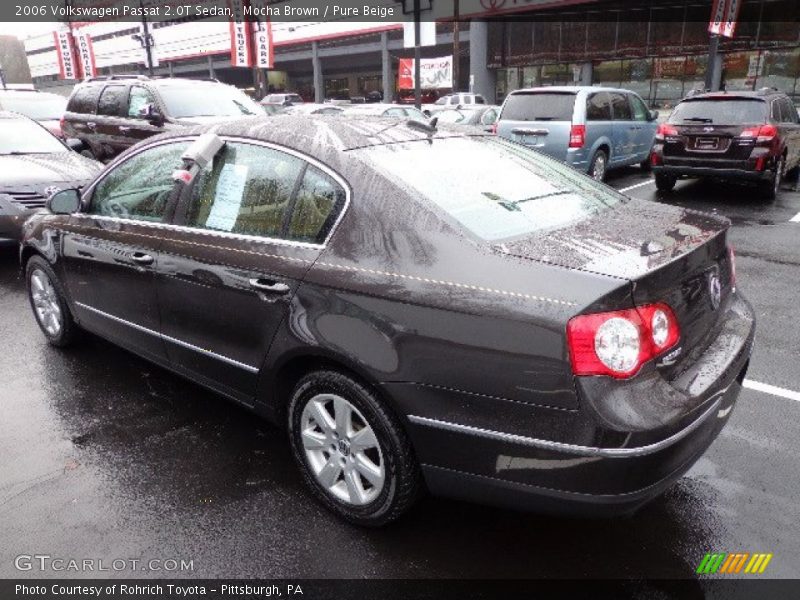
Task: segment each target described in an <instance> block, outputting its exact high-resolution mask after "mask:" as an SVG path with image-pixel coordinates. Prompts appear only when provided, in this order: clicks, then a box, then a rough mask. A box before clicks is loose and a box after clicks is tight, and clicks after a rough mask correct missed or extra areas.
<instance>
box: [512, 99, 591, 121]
mask: <svg viewBox="0 0 800 600" xmlns="http://www.w3.org/2000/svg"><path fill="white" fill-rule="evenodd" d="M574 106H575V94H570V93H557V92H521V93H517V94H511V95H510V96H509V97H508V99H507V100H506V105H505V106H504V107H503V114H502V115H501V117H500V118H501V119H503V120H508V121H572V109H573V107H574Z"/></svg>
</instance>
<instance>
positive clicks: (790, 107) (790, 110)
mask: <svg viewBox="0 0 800 600" xmlns="http://www.w3.org/2000/svg"><path fill="white" fill-rule="evenodd" d="M783 114H784V115H785V117H786V122H787V123H797V121H798V114H797V108H795V105H794V104H792V101H791V100H789V99H788V98H784V99H783Z"/></svg>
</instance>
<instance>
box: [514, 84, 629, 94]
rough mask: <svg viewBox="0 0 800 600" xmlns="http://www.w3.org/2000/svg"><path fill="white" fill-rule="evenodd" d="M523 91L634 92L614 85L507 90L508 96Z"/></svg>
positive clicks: (570, 92) (553, 86)
mask: <svg viewBox="0 0 800 600" xmlns="http://www.w3.org/2000/svg"><path fill="white" fill-rule="evenodd" d="M525 92H555V93H569V94H578V93H579V92H624V93H626V94H635V93H636V92H632V91H631V90H625V89H622V88H615V87H601V86H595V85H550V86H541V87H530V88H523V89H521V90H514V91H513V92H509V94H508V95H509V96H511V95H513V94H523V93H525Z"/></svg>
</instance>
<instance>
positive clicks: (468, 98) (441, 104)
mask: <svg viewBox="0 0 800 600" xmlns="http://www.w3.org/2000/svg"><path fill="white" fill-rule="evenodd" d="M476 104H487V102H486V99H485V98H484V97H483V96H481V95H480V94H466V93H459V94H447V95H446V96H442V97H441V98H439V99H438V100H436V102H434V103H432V104H425V105H424V106H423V107H422V111H423V112H425V113H426V114H432V113H433V112H434V111H436V110H440V109H442V108H446V107H451V108H454V107H459V106H461V107H464V106H474V105H476Z"/></svg>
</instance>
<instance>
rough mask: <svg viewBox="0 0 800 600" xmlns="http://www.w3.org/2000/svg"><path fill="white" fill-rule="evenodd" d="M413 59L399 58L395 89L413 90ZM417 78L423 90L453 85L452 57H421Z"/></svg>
mask: <svg viewBox="0 0 800 600" xmlns="http://www.w3.org/2000/svg"><path fill="white" fill-rule="evenodd" d="M414 62H415V61H414V59H413V58H401V59H400V66H399V68H398V71H397V89H400V90H413V89H414V88H415V85H414V75H415V72H414V67H415V65H414ZM419 73H420V75H419V78H420V83H421V87H422V89H423V90H435V89H439V88H452V87H453V57H452V56H442V57H439V58H423V59H421V60H420V70H419Z"/></svg>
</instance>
